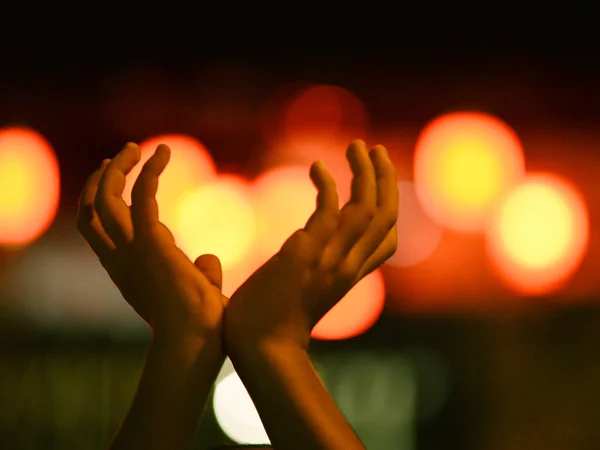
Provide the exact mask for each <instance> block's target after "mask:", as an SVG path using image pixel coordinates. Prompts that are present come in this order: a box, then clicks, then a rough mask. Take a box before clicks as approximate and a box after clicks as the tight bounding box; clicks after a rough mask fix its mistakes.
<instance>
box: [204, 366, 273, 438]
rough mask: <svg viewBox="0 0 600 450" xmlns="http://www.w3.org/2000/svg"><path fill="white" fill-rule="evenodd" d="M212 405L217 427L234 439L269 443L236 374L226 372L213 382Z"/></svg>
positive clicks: (246, 392) (254, 408) (248, 396)
mask: <svg viewBox="0 0 600 450" xmlns="http://www.w3.org/2000/svg"><path fill="white" fill-rule="evenodd" d="M213 408H214V411H215V416H216V418H217V422H218V424H219V426H220V427H221V429H222V430H223V431H224V432H225V434H227V436H229V437H230V438H231V439H233V440H234V441H235V442H238V443H240V444H268V443H270V441H269V436H267V433H266V431H265V429H264V427H263V425H262V422H261V420H260V416H259V415H258V411H256V407H255V406H254V403H253V402H252V399H251V398H250V395H248V391H247V390H246V388H245V387H244V384H243V383H242V380H240V377H239V376H238V374H237V373H235V372H233V373H230V374H229V375H227V376H226V377H224V378H223V379H222V380H220V381H218V382H217V386H216V387H215V394H214V397H213Z"/></svg>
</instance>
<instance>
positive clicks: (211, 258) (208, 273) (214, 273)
mask: <svg viewBox="0 0 600 450" xmlns="http://www.w3.org/2000/svg"><path fill="white" fill-rule="evenodd" d="M194 265H195V266H196V267H197V268H198V269H200V271H201V272H202V273H203V274H204V276H205V277H206V278H208V281H210V282H211V283H212V284H213V285H214V286H216V287H218V288H219V290H220V289H222V288H223V270H222V269H221V261H220V260H219V258H218V257H217V256H215V255H212V254H210V253H206V254H204V255H200V256H198V258H196V261H194Z"/></svg>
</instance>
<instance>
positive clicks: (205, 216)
mask: <svg viewBox="0 0 600 450" xmlns="http://www.w3.org/2000/svg"><path fill="white" fill-rule="evenodd" d="M248 189H249V187H248V185H247V184H246V183H245V181H244V180H243V179H242V178H239V177H235V176H227V177H223V176H219V178H217V179H216V180H215V181H212V182H210V183H207V184H205V185H203V186H200V187H198V188H196V189H194V190H190V191H187V192H186V193H184V194H183V196H182V197H181V199H180V201H179V202H178V204H177V221H176V226H175V227H174V228H173V233H174V235H175V237H176V240H177V244H178V245H179V247H180V248H181V249H182V250H183V251H184V252H185V253H186V254H187V255H188V256H189V258H190V259H191V260H192V261H193V260H194V259H196V258H197V257H198V256H199V255H201V254H203V253H212V254H215V255H217V256H218V257H219V259H220V260H221V264H222V267H223V270H227V269H230V268H232V267H234V266H235V265H236V264H238V263H239V262H240V261H241V260H242V259H243V258H244V257H245V256H246V254H247V253H248V251H249V250H250V248H251V247H252V245H253V243H254V240H255V234H256V225H255V220H254V210H253V208H252V203H251V200H250V197H249V193H248Z"/></svg>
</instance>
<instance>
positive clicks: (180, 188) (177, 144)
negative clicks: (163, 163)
mask: <svg viewBox="0 0 600 450" xmlns="http://www.w3.org/2000/svg"><path fill="white" fill-rule="evenodd" d="M159 144H167V145H168V146H169V147H170V148H171V160H170V161H169V164H168V165H167V167H166V169H165V170H164V172H163V173H162V174H161V176H160V183H159V187H158V192H157V194H156V199H157V202H158V206H159V213H160V220H161V222H163V223H164V224H165V225H166V226H167V227H169V228H174V227H175V226H176V223H177V208H176V207H175V205H176V204H177V202H178V201H179V199H180V197H181V196H182V195H183V194H184V193H185V192H186V191H187V190H189V189H194V188H196V187H198V186H200V185H202V184H203V183H206V182H208V181H211V180H213V179H214V177H215V175H216V168H215V163H214V161H213V159H212V156H211V155H210V153H209V152H208V150H207V149H206V148H205V147H204V146H203V145H202V144H201V143H200V142H198V141H197V140H196V139H194V138H192V137H189V136H184V135H176V134H172V135H164V136H157V137H154V138H151V139H148V140H146V141H144V142H142V143H141V144H140V148H141V150H142V158H141V160H140V162H139V163H138V164H137V165H136V166H135V167H134V168H133V170H132V171H131V172H130V173H129V174H128V175H127V182H126V184H125V190H124V192H123V199H124V200H125V202H126V203H127V204H128V205H129V204H131V190H132V188H133V185H134V183H135V180H136V179H137V177H138V175H139V174H140V171H141V170H142V167H143V165H144V163H145V162H146V161H148V159H149V158H150V157H151V156H152V155H153V154H154V151H155V150H156V147H158V145H159Z"/></svg>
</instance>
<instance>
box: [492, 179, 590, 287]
mask: <svg viewBox="0 0 600 450" xmlns="http://www.w3.org/2000/svg"><path fill="white" fill-rule="evenodd" d="M588 220H589V219H588V213H587V207H586V205H585V201H584V200H583V198H582V197H581V195H580V194H579V193H578V192H577V191H576V190H575V188H574V187H573V186H572V185H571V184H570V183H568V182H566V181H565V180H562V179H560V178H558V177H556V176H554V175H550V174H533V175H529V176H527V178H526V179H525V180H524V181H523V182H522V183H521V184H520V185H518V186H517V187H515V188H514V189H513V190H512V191H511V192H510V193H509V194H508V195H507V196H506V198H505V199H504V201H503V202H502V204H501V205H500V208H499V210H498V213H497V215H496V217H495V220H494V221H493V223H492V226H491V227H490V230H489V232H488V234H487V243H488V250H489V252H490V255H491V257H492V259H493V261H494V262H495V263H496V265H497V268H498V269H499V272H500V274H501V275H502V276H503V278H504V279H505V280H506V281H507V282H508V283H509V285H510V286H511V287H513V288H514V289H516V290H517V291H520V292H523V293H526V294H541V293H547V292H550V291H553V290H556V289H558V288H559V287H561V286H562V285H563V284H564V283H565V282H566V281H567V279H568V278H569V277H570V276H571V275H572V274H573V273H574V272H575V270H576V269H577V268H578V267H579V263H580V262H581V259H582V258H583V255H584V253H585V250H586V248H587V245H588V233H589V223H588Z"/></svg>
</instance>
